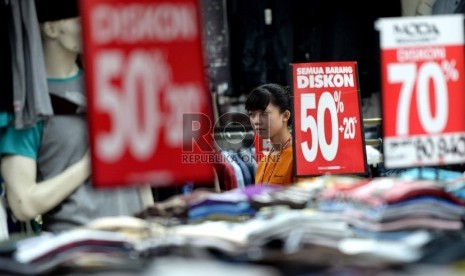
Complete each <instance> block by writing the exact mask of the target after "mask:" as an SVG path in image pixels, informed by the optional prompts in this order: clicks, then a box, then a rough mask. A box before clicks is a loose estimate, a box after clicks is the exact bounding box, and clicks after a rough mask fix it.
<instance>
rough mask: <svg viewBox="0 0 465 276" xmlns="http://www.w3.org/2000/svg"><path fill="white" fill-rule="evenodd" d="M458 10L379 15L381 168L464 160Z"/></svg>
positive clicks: (460, 20)
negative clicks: (438, 13)
mask: <svg viewBox="0 0 465 276" xmlns="http://www.w3.org/2000/svg"><path fill="white" fill-rule="evenodd" d="M463 23H464V21H463V15H447V16H429V17H425V16H422V17H414V18H382V19H380V20H379V21H378V22H377V27H378V29H379V30H380V42H381V61H382V90H383V93H382V101H383V132H384V140H383V144H384V159H385V160H384V161H385V166H386V167H387V168H399V167H413V166H425V165H433V166H434V165H444V164H453V163H463V162H465V120H463V114H464V113H463V111H464V110H465V94H464V92H465V90H464V87H465V86H464V78H463V75H464V60H465V56H464V30H463Z"/></svg>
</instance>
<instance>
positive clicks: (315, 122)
mask: <svg viewBox="0 0 465 276" xmlns="http://www.w3.org/2000/svg"><path fill="white" fill-rule="evenodd" d="M292 75H293V94H294V118H295V120H294V139H295V142H294V148H295V173H296V175H297V176H310V175H321V174H326V173H331V174H353V173H365V172H366V168H367V165H366V156H365V143H364V135H363V121H362V117H361V112H360V93H359V88H358V76H357V64H356V63H355V62H323V63H296V64H292Z"/></svg>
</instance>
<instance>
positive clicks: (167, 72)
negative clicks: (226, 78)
mask: <svg viewBox="0 0 465 276" xmlns="http://www.w3.org/2000/svg"><path fill="white" fill-rule="evenodd" d="M80 3H81V14H82V24H83V33H84V69H85V73H86V85H87V90H88V100H89V110H88V112H89V121H90V122H89V124H90V134H91V137H90V142H91V149H92V150H91V153H92V168H93V175H92V177H93V181H94V183H95V185H97V186H114V185H123V184H128V185H129V184H134V183H141V182H150V183H152V184H153V185H168V184H174V183H180V182H183V181H194V182H207V181H211V180H212V179H213V171H212V167H211V164H209V163H208V162H196V160H195V159H194V158H191V157H192V156H194V155H195V154H204V155H205V154H209V153H211V151H210V150H211V147H208V145H211V140H212V138H211V137H208V136H206V135H204V134H205V131H203V130H201V131H199V129H202V128H209V127H210V126H211V122H210V121H209V118H210V116H209V114H210V106H211V102H210V98H209V94H208V91H207V90H206V89H205V88H206V86H205V83H204V81H205V79H204V78H205V77H204V66H203V60H202V50H201V39H200V38H201V29H200V23H199V6H198V1H195V0H176V1H173V0H170V1H158V0H131V1H126V0H83V1H81V2H80ZM201 146H202V147H203V149H205V150H206V151H209V152H208V153H207V152H204V153H202V152H201V151H202V149H201V148H200V147H201ZM186 154H188V155H186Z"/></svg>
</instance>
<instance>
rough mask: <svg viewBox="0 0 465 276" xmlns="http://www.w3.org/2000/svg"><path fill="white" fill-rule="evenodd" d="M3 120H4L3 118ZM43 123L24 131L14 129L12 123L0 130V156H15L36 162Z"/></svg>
mask: <svg viewBox="0 0 465 276" xmlns="http://www.w3.org/2000/svg"><path fill="white" fill-rule="evenodd" d="M3 119H4V118H3ZM43 125H44V123H43V122H39V123H36V124H35V126H33V127H31V128H26V129H15V128H14V126H13V123H12V121H10V123H9V124H8V125H7V126H4V127H1V128H0V155H7V154H15V155H21V156H25V157H29V158H32V159H34V160H37V154H38V152H39V148H40V142H41V138H42V129H43Z"/></svg>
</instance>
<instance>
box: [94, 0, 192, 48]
mask: <svg viewBox="0 0 465 276" xmlns="http://www.w3.org/2000/svg"><path fill="white" fill-rule="evenodd" d="M196 22H197V21H196V9H195V7H194V6H193V5H189V4H174V3H161V4H158V3H151V4H147V5H142V4H140V3H139V4H130V5H124V6H114V5H104V4H102V5H99V6H97V7H95V9H93V10H92V15H91V23H92V26H93V27H92V39H93V40H94V42H95V43H97V44H108V43H114V42H116V43H137V42H164V43H167V42H171V41H179V40H181V41H189V40H195V39H196V37H197V35H198V29H197V23H196Z"/></svg>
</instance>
